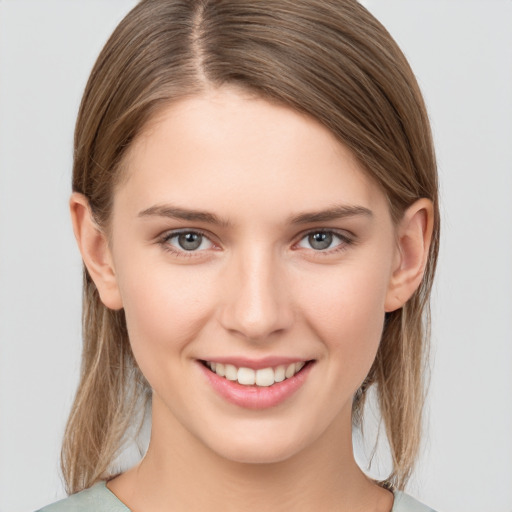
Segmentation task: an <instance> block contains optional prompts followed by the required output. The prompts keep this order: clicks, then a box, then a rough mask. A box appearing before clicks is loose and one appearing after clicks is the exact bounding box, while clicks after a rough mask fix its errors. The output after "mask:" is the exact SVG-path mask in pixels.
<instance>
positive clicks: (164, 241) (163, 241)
mask: <svg viewBox="0 0 512 512" xmlns="http://www.w3.org/2000/svg"><path fill="white" fill-rule="evenodd" d="M320 233H326V234H331V235H333V236H334V237H336V238H338V240H339V241H340V242H339V243H338V244H337V245H336V246H335V247H333V248H330V249H325V250H315V249H313V248H309V249H308V250H311V251H312V252H313V253H314V254H315V256H316V255H318V256H320V257H322V256H329V255H332V254H336V253H339V252H342V251H344V250H346V249H347V247H349V246H350V245H353V244H354V243H355V240H354V238H352V237H351V236H349V235H347V234H346V233H340V232H339V231H336V230H333V229H312V230H309V231H306V232H304V233H301V234H300V238H299V239H298V241H297V242H296V243H294V247H297V246H298V244H300V242H302V241H303V240H304V239H306V238H307V237H309V236H311V235H317V234H320ZM184 234H185V235H188V234H194V235H199V236H201V237H203V238H205V239H207V240H208V241H209V242H210V243H211V244H212V245H213V246H214V247H215V246H216V244H215V243H214V242H213V241H212V240H211V238H210V237H209V236H208V235H207V234H206V233H205V232H203V231H201V230H198V229H182V230H178V231H171V232H167V233H166V234H164V235H163V236H162V237H161V238H160V240H158V243H159V244H160V245H161V246H162V248H163V249H164V250H165V251H168V252H170V253H172V254H174V255H175V256H178V257H181V258H193V257H198V256H199V255H200V253H202V252H204V251H205V250H206V249H203V250H191V251H187V250H185V249H181V250H180V249H177V248H175V247H174V246H172V245H171V244H170V243H169V242H170V240H172V239H173V238H177V237H178V236H180V235H184ZM201 243H202V242H201Z"/></svg>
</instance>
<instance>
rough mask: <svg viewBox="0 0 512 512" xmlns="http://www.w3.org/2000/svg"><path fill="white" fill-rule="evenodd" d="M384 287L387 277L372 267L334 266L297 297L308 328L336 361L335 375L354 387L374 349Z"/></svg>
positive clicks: (363, 374)
mask: <svg viewBox="0 0 512 512" xmlns="http://www.w3.org/2000/svg"><path fill="white" fill-rule="evenodd" d="M359 263H361V262H359ZM387 284H388V279H387V273H386V272H385V271H383V269H382V267H380V266H379V264H378V263H376V265H374V266H371V265H362V264H357V265H350V266H340V268H339V269H336V271H334V272H330V273H329V275H325V276H324V277H323V278H320V279H319V278H318V276H317V277H316V279H315V280H314V281H313V280H312V281H311V282H310V283H309V286H308V287H307V288H308V290H309V292H308V293H307V294H303V296H304V298H303V300H302V303H303V304H304V311H305V314H304V316H305V318H306V320H307V322H308V323H309V325H310V328H312V329H313V330H314V331H315V332H316V333H317V336H318V337H319V338H320V339H322V341H323V343H324V344H325V345H326V349H327V351H328V354H329V357H332V358H334V359H335V360H336V362H337V365H336V371H340V370H341V371H342V372H343V373H344V375H345V376H346V377H347V378H351V379H352V380H353V381H354V383H355V386H356V388H357V387H358V386H359V384H360V382H361V380H362V379H363V378H364V377H365V376H366V374H367V372H368V371H369V369H370V367H371V365H372V363H373V360H374V359H375V355H376V353H377V349H378V347H379V343H380V339H381V335H382V329H383V324H384V315H385V311H384V301H385V297H386V292H387ZM340 367H341V368H340Z"/></svg>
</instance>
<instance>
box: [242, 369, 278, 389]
mask: <svg viewBox="0 0 512 512" xmlns="http://www.w3.org/2000/svg"><path fill="white" fill-rule="evenodd" d="M238 382H240V380H239V381H238ZM274 382H275V376H274V370H273V369H272V368H262V369H261V370H258V371H257V372H256V385H257V386H265V387H266V386H272V384H274Z"/></svg>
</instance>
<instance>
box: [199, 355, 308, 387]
mask: <svg viewBox="0 0 512 512" xmlns="http://www.w3.org/2000/svg"><path fill="white" fill-rule="evenodd" d="M204 364H205V366H206V367H207V368H209V369H210V370H211V371H212V372H214V373H216V374H217V375H218V376H219V377H223V378H224V379H227V380H229V381H233V382H234V381H236V382H238V383H239V384H242V385H243V386H259V387H269V386H272V385H274V384H276V383H278V382H283V381H284V380H286V379H290V378H292V377H294V376H295V375H296V374H297V373H299V372H300V371H301V370H302V369H303V368H304V366H305V365H306V362H305V361H297V362H295V363H290V364H288V365H279V366H276V367H275V368H273V367H268V368H260V369H258V370H253V369H252V368H246V367H243V366H242V367H240V368H238V367H236V366H235V365H232V364H223V363H216V362H213V361H205V362H204Z"/></svg>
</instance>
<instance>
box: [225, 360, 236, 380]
mask: <svg viewBox="0 0 512 512" xmlns="http://www.w3.org/2000/svg"><path fill="white" fill-rule="evenodd" d="M225 369H226V379H228V380H237V379H238V371H237V369H236V366H233V365H232V364H227V365H226V366H225Z"/></svg>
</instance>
